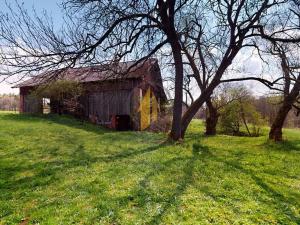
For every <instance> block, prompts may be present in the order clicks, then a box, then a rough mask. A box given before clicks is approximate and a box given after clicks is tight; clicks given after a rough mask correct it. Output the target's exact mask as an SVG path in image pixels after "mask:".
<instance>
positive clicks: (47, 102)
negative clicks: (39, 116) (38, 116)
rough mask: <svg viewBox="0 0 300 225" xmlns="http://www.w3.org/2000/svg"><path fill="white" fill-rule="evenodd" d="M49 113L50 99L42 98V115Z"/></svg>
mask: <svg viewBox="0 0 300 225" xmlns="http://www.w3.org/2000/svg"><path fill="white" fill-rule="evenodd" d="M50 111H51V110H50V98H43V114H49V113H50Z"/></svg>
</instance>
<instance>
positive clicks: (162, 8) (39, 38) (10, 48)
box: [0, 0, 188, 140]
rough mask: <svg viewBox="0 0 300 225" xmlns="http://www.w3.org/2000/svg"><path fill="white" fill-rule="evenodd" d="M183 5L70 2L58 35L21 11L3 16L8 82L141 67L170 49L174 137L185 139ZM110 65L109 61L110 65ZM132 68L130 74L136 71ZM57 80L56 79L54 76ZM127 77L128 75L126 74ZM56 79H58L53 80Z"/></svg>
mask: <svg viewBox="0 0 300 225" xmlns="http://www.w3.org/2000/svg"><path fill="white" fill-rule="evenodd" d="M187 2H188V1H183V0H178V1H176V0H157V1H151V0H141V1H136V0H130V1H122V0H115V1H109V0H104V1H103V0H98V1H97V0H86V1H81V0H66V1H64V3H63V7H64V9H65V12H66V23H65V24H66V25H65V26H64V27H63V28H62V29H61V30H59V31H58V32H57V31H56V29H55V27H54V25H53V23H52V22H51V18H49V17H48V16H47V15H44V17H43V18H41V17H39V16H37V15H36V16H35V17H34V18H31V17H30V16H29V14H28V12H26V10H24V8H22V6H20V5H19V4H17V6H18V11H14V10H13V9H12V7H10V6H8V7H10V14H7V15H1V19H0V27H1V34H0V38H1V43H2V46H3V48H2V50H1V53H0V55H1V63H2V64H3V68H2V71H1V73H0V74H1V75H2V77H4V79H5V78H7V76H12V75H17V74H22V75H23V76H28V75H32V74H34V73H36V72H40V71H46V70H53V69H66V68H69V67H75V66H80V65H85V66H86V65H93V64H103V63H104V62H105V63H107V61H109V62H116V61H122V60H135V61H136V63H135V64H134V65H132V66H131V68H133V67H134V66H136V65H138V64H139V63H141V62H143V61H144V60H145V59H147V58H150V57H152V56H154V55H155V54H157V53H158V52H159V50H161V49H162V47H164V46H165V45H167V44H168V46H169V47H168V48H169V49H170V51H171V52H172V56H173V60H174V67H175V76H174V77H175V97H174V107H173V123H172V129H171V133H170V137H171V138H173V139H174V140H178V139H179V138H180V132H181V114H182V104H181V103H182V85H183V64H182V54H181V46H180V42H179V35H178V34H179V33H180V32H179V31H177V22H178V21H179V20H180V17H182V16H183V15H184V14H185V13H184V12H185V11H186V9H185V7H186V5H187ZM104 59H105V60H104ZM131 68H129V69H128V70H130V69H131ZM53 74H54V73H53ZM124 74H126V73H124ZM53 76H56V75H53Z"/></svg>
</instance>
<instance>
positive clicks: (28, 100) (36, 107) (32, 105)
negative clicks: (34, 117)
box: [23, 95, 43, 113]
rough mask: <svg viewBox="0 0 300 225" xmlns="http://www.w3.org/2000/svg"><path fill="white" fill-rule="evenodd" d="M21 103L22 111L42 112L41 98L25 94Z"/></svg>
mask: <svg viewBox="0 0 300 225" xmlns="http://www.w3.org/2000/svg"><path fill="white" fill-rule="evenodd" d="M23 104H24V105H23V112H24V113H42V109H43V107H42V100H41V99H37V98H35V97H33V96H31V95H25V96H24V103H23Z"/></svg>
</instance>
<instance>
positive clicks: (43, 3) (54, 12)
mask: <svg viewBox="0 0 300 225" xmlns="http://www.w3.org/2000/svg"><path fill="white" fill-rule="evenodd" d="M6 2H8V3H9V4H12V6H13V7H14V2H15V0H6ZM18 2H20V3H23V4H24V7H25V8H26V9H27V10H28V12H29V13H30V14H32V12H33V9H35V10H36V12H37V13H41V12H43V10H46V11H47V13H49V15H51V16H52V18H53V22H54V24H56V25H60V24H62V22H63V19H62V13H61V9H60V8H59V4H60V3H61V0H23V1H22V0H18ZM0 6H1V8H0V10H1V11H2V12H7V10H6V8H5V7H4V6H5V0H0ZM11 86H13V84H9V83H7V82H2V83H0V94H8V93H14V94H18V92H19V90H18V89H13V88H11Z"/></svg>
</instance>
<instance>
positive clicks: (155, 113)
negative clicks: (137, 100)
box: [151, 94, 158, 122]
mask: <svg viewBox="0 0 300 225" xmlns="http://www.w3.org/2000/svg"><path fill="white" fill-rule="evenodd" d="M151 102H152V115H151V122H155V121H157V118H158V102H157V100H156V97H155V95H154V94H153V95H152V101H151Z"/></svg>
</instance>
